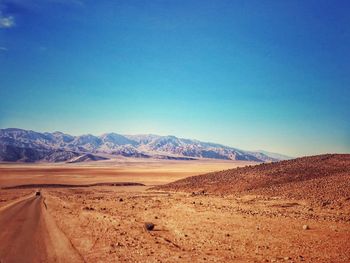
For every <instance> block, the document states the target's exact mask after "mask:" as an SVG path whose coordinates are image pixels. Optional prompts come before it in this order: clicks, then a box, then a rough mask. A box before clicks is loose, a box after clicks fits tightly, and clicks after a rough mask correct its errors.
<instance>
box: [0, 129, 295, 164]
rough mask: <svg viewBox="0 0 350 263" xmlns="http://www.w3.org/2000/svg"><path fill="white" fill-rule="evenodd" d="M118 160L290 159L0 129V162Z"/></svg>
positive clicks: (143, 138)
mask: <svg viewBox="0 0 350 263" xmlns="http://www.w3.org/2000/svg"><path fill="white" fill-rule="evenodd" d="M117 156H123V157H133V158H155V159H169V160H194V159H201V158H208V159H221V160H246V161H256V162H273V161H278V160H282V159H289V157H287V156H284V155H279V154H275V153H269V152H266V151H256V152H252V151H243V150H239V149H236V148H232V147H228V146H224V145H221V144H216V143H209V142H201V141H198V140H190V139H182V138H178V137H175V136H159V135H152V134H147V135H121V134H117V133H105V134H103V135H101V136H94V135H91V134H87V135H81V136H72V135H69V134H65V133H62V132H53V133H49V132H44V133H41V132H35V131H31V130H23V129H17V128H7V129H0V161H2V162H38V161H40V162H85V161H99V160H107V159H113V158H116V157H117Z"/></svg>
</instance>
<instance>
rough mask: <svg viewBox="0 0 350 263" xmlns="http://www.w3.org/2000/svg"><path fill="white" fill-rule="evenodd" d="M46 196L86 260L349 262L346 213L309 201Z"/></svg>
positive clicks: (119, 192) (130, 193)
mask: <svg viewBox="0 0 350 263" xmlns="http://www.w3.org/2000/svg"><path fill="white" fill-rule="evenodd" d="M44 196H45V197H46V203H47V206H48V211H49V212H50V213H51V214H52V215H53V217H54V219H55V220H56V222H57V224H58V226H59V227H60V229H61V230H62V231H63V232H64V233H65V234H66V236H67V237H68V238H69V240H70V241H71V242H72V244H73V246H74V247H75V248H76V249H77V250H78V251H79V252H80V254H81V255H82V256H83V258H84V259H85V260H86V261H87V262H350V214H349V213H344V212H343V211H342V210H338V209H328V208H325V207H313V206H310V204H308V203H307V202H296V201H295V200H285V199H282V198H272V197H263V196H253V195H246V196H241V197H233V196H231V197H230V196H225V197H220V196H212V195H206V194H201V193H195V194H185V193H171V192H154V191H152V190H148V191H145V187H129V188H127V187H119V188H118V187H95V188H86V189H48V190H45V191H44ZM145 222H152V223H154V224H155V228H154V230H153V231H147V230H146V229H145V228H144V223H145ZM306 225H307V227H306ZM303 227H304V228H308V229H306V230H304V229H303Z"/></svg>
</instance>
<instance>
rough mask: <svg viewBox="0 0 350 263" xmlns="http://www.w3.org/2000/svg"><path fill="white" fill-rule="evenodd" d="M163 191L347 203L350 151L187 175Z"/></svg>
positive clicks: (324, 204) (332, 203)
mask: <svg viewBox="0 0 350 263" xmlns="http://www.w3.org/2000/svg"><path fill="white" fill-rule="evenodd" d="M159 189H162V190H175V191H188V192H193V191H195V192H196V191H199V192H200V191H204V192H206V193H213V194H220V195H221V194H225V195H229V194H234V195H235V194H239V195H241V194H254V195H256V194H257V195H264V196H279V197H285V198H288V199H298V200H308V201H310V202H312V203H317V204H319V205H322V206H327V205H338V206H343V205H350V154H328V155H318V156H311V157H303V158H297V159H294V160H288V161H281V162H275V163H268V164H266V163H262V164H260V165H255V166H248V167H243V168H236V169H231V170H226V171H221V172H214V173H208V174H204V175H199V176H193V177H188V178H186V179H183V180H179V181H176V182H173V183H170V184H167V185H164V186H160V187H159Z"/></svg>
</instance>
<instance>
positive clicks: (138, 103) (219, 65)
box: [0, 0, 350, 156]
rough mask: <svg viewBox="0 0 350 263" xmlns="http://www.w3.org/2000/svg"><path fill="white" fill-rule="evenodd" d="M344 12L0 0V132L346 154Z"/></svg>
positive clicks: (320, 7) (268, 5) (237, 4)
mask: <svg viewBox="0 0 350 263" xmlns="http://www.w3.org/2000/svg"><path fill="white" fill-rule="evenodd" d="M349 9H350V2H348V1H340V0H339V1H332V2H329V1H282V2H280V1H269V2H265V3H263V2H261V1H228V0H225V1H224V0H220V1H208V0H206V1H180V0H179V1H167V0H165V1H158V0H157V1H151V2H149V1H124V0H121V1H112V2H110V1H98V2H94V1H89V0H86V1H84V0H82V1H80V0H60V1H56V0H51V1H44V0H28V1H19V0H0V68H1V70H0V80H1V82H0V86H1V88H0V128H9V127H13V128H22V129H30V130H34V131H39V132H43V131H46V132H53V131H61V132H64V133H68V134H72V135H81V134H87V133H90V134H94V135H99V134H103V133H106V132H116V133H119V134H157V135H174V136H176V137H181V138H190V139H197V140H200V141H207V142H214V143H220V144H223V145H227V146H231V147H235V148H239V149H243V150H265V151H270V152H276V153H280V154H285V155H290V156H304V155H314V154H322V153H350V122H349V112H350V110H349V109H350V106H349V105H350V89H349V87H350V74H349V72H350V50H349V47H350V27H349V26H348V25H349V24H350V16H349V15H348V10H349Z"/></svg>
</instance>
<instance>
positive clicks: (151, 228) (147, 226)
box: [145, 223, 154, 231]
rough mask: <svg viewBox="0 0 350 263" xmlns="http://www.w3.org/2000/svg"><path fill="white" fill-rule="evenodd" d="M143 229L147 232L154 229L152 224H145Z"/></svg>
mask: <svg viewBox="0 0 350 263" xmlns="http://www.w3.org/2000/svg"><path fill="white" fill-rule="evenodd" d="M145 228H146V230H147V231H152V230H153V229H154V224H153V223H145Z"/></svg>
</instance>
